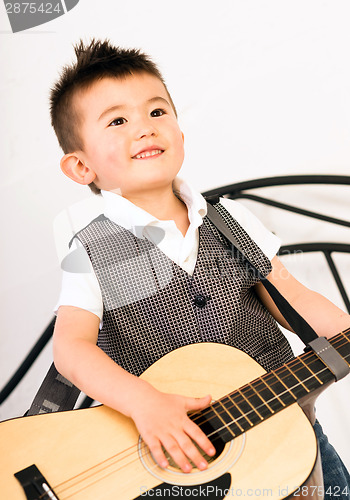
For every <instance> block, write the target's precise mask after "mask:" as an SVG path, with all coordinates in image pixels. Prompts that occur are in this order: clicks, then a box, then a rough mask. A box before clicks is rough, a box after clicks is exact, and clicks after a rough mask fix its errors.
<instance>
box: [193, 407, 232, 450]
mask: <svg viewBox="0 0 350 500" xmlns="http://www.w3.org/2000/svg"><path fill="white" fill-rule="evenodd" d="M190 418H191V419H192V420H193V421H194V422H195V423H196V424H197V425H198V426H199V427H200V429H201V430H202V431H203V432H204V434H205V435H206V436H210V438H209V439H210V441H212V442H213V444H214V446H215V442H217V441H219V442H220V441H224V442H225V443H227V442H229V441H231V440H232V439H233V435H232V434H231V433H230V432H228V430H227V428H226V426H224V424H223V422H222V420H221V419H220V418H219V417H218V415H217V414H216V412H215V411H214V410H213V405H211V406H209V407H208V408H206V409H205V410H204V411H202V412H195V413H193V414H192V415H190Z"/></svg>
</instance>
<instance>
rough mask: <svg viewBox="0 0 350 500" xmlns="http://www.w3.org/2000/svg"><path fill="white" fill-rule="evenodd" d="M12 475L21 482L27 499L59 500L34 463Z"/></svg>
mask: <svg viewBox="0 0 350 500" xmlns="http://www.w3.org/2000/svg"><path fill="white" fill-rule="evenodd" d="M14 476H15V477H16V479H18V481H19V482H20V483H21V486H22V488H23V489H24V493H25V494H26V497H27V500H39V499H40V500H42V499H44V500H59V498H58V496H57V495H56V494H55V492H54V491H53V489H52V488H51V486H50V485H49V483H48V482H47V481H46V479H45V477H44V476H43V475H42V474H41V472H40V471H39V469H38V468H37V466H36V465H30V466H29V467H27V468H26V469H22V470H20V471H19V472H16V474H15V475H14Z"/></svg>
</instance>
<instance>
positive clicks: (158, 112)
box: [151, 108, 166, 117]
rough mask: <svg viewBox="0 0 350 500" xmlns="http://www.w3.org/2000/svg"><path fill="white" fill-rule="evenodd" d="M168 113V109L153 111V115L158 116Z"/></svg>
mask: <svg viewBox="0 0 350 500" xmlns="http://www.w3.org/2000/svg"><path fill="white" fill-rule="evenodd" d="M165 113H166V111H165V110H164V109H160V108H158V109H154V110H153V111H151V116H153V117H157V116H162V115H164V114H165Z"/></svg>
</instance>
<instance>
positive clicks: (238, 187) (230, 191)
mask: <svg viewBox="0 0 350 500" xmlns="http://www.w3.org/2000/svg"><path fill="white" fill-rule="evenodd" d="M308 184H310V185H311V184H314V185H315V184H319V185H325V186H334V185H344V186H350V176H345V175H292V176H283V177H268V178H261V179H255V180H250V181H246V182H239V183H236V184H231V185H228V186H223V187H220V188H217V189H213V190H210V191H206V192H204V193H203V195H204V196H206V197H208V196H221V197H227V198H231V199H235V200H244V199H247V200H251V201H254V202H256V203H259V204H263V205H267V206H271V207H275V208H278V209H281V210H285V211H287V212H291V213H295V214H299V215H303V216H305V217H308V218H311V219H316V220H319V221H324V222H329V223H331V224H335V225H339V226H343V227H346V228H350V221H348V220H343V219H340V218H336V217H332V216H327V215H325V214H322V213H318V212H314V211H310V210H307V209H303V208H300V207H297V206H293V205H290V204H287V203H282V202H280V201H276V200H273V199H271V198H270V197H263V196H261V195H260V194H255V193H252V192H251V191H252V190H254V191H256V190H259V189H262V190H263V188H266V187H269V188H271V187H273V186H298V185H308ZM349 241H350V237H349ZM297 252H302V253H309V252H321V253H322V254H323V255H324V256H325V259H326V261H327V263H328V266H329V268H330V271H331V273H332V276H333V278H334V281H335V283H336V286H337V288H338V290H339V293H340V295H341V297H342V299H343V301H344V305H345V307H346V309H347V311H348V312H349V314H350V300H349V296H348V294H347V292H346V289H345V286H344V283H343V280H342V278H341V276H340V273H339V271H338V269H337V266H336V264H335V262H334V259H333V257H332V254H333V253H344V254H350V244H347V243H337V242H309V243H295V244H288V245H283V246H282V247H281V248H280V251H279V254H280V255H282V256H283V255H290V254H295V253H297ZM349 257H350V255H349ZM54 324H55V318H53V319H52V321H51V322H50V324H49V325H48V326H47V328H46V329H45V331H44V332H43V333H42V335H41V336H40V338H39V340H38V341H37V342H36V344H35V345H34V346H33V348H32V349H31V351H30V352H29V354H28V355H27V357H26V358H25V359H24V361H23V362H22V364H21V365H20V366H19V367H18V369H17V370H16V372H15V373H14V375H13V376H12V378H11V379H10V380H9V381H8V383H7V384H6V385H5V387H4V388H3V389H2V391H1V392H0V404H2V403H3V402H4V401H5V399H6V398H7V397H8V396H9V395H10V394H11V393H12V391H13V390H14V389H15V388H16V386H17V385H18V384H19V382H20V381H21V380H22V379H23V377H24V376H25V374H26V373H27V371H28V370H29V368H30V367H31V366H32V364H33V363H34V362H35V360H36V359H37V358H38V356H39V355H40V353H41V352H42V350H43V349H44V347H45V346H46V344H47V343H48V341H49V340H50V339H51V337H52V334H53V329H54ZM91 403H92V400H91V399H90V398H89V397H85V399H84V400H83V401H82V402H81V403H80V406H79V407H80V408H86V407H89V406H90V405H91Z"/></svg>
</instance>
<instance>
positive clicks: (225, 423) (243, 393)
mask: <svg viewBox="0 0 350 500" xmlns="http://www.w3.org/2000/svg"><path fill="white" fill-rule="evenodd" d="M329 342H330V344H331V345H332V346H333V347H334V348H335V349H336V350H337V351H338V353H339V354H340V355H341V356H342V357H343V358H344V359H345V360H346V362H347V363H348V364H349V365H350V328H349V329H347V330H345V331H343V332H341V333H339V334H338V335H336V336H335V337H333V338H331V339H330V340H329ZM334 380H335V376H334V374H333V373H332V372H331V370H330V369H329V368H328V367H327V366H326V365H325V364H324V363H323V361H321V359H320V358H319V357H318V356H317V355H316V354H315V353H314V352H313V351H308V352H306V353H304V354H301V355H300V356H298V357H296V358H294V359H293V360H291V361H289V362H288V363H285V364H284V365H282V366H281V367H280V368H278V369H276V370H272V371H271V372H268V373H266V374H264V375H263V376H261V377H259V378H257V379H255V380H253V381H252V382H249V383H248V384H246V385H245V386H243V387H240V388H239V389H237V390H235V391H233V392H231V393H230V394H228V395H227V396H225V397H224V398H222V399H220V400H218V401H216V402H215V403H213V404H212V405H211V406H210V407H209V408H208V409H206V410H203V412H199V413H196V414H193V415H192V416H191V418H192V419H193V420H194V421H195V422H196V423H197V424H198V425H199V426H200V427H201V428H202V430H203V431H204V432H205V433H206V434H207V435H208V437H210V438H211V439H212V440H213V441H215V440H216V439H220V440H222V441H224V442H228V441H231V440H232V439H234V438H235V437H237V436H239V435H240V434H242V433H244V432H246V431H247V430H249V429H250V428H251V427H253V426H255V425H257V424H259V423H260V422H262V421H263V420H266V419H267V418H269V417H270V416H272V415H274V414H275V413H277V412H279V411H280V410H283V409H284V408H286V407H287V406H290V405H291V404H293V403H295V402H296V401H298V400H299V399H301V398H302V397H304V396H307V395H308V394H311V393H312V392H314V391H316V390H317V389H319V388H321V387H322V386H324V385H326V384H327V383H329V382H332V381H334Z"/></svg>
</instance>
